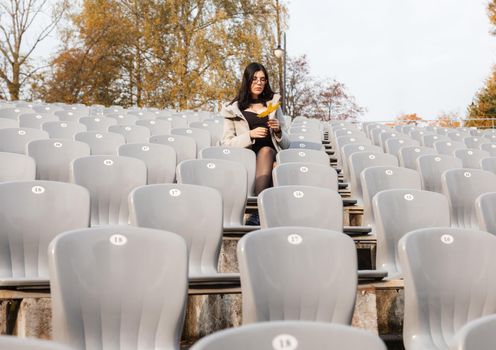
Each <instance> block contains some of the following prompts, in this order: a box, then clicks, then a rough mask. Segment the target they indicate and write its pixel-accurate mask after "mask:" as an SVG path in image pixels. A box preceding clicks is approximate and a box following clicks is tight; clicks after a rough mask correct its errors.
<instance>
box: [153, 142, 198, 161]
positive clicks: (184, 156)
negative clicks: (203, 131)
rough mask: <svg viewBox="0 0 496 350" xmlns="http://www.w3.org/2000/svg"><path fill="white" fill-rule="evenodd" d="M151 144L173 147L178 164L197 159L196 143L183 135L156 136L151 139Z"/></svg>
mask: <svg viewBox="0 0 496 350" xmlns="http://www.w3.org/2000/svg"><path fill="white" fill-rule="evenodd" d="M150 143H159V144H162V145H167V146H171V147H173V148H174V149H175V150H176V162H177V164H179V163H181V162H182V161H183V160H189V159H195V158H196V155H197V153H196V141H195V139H193V138H192V137H188V136H182V135H156V136H152V137H150Z"/></svg>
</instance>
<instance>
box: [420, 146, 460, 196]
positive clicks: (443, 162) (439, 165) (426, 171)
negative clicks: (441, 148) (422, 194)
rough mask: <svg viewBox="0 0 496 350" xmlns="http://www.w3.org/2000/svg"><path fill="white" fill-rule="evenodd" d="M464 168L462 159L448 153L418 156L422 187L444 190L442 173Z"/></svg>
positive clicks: (438, 190) (429, 189)
mask: <svg viewBox="0 0 496 350" xmlns="http://www.w3.org/2000/svg"><path fill="white" fill-rule="evenodd" d="M459 168H463V164H462V161H461V159H459V158H456V157H454V156H450V155H446V154H426V155H423V156H420V157H418V158H417V170H418V172H419V174H420V177H421V179H422V188H423V189H424V190H427V191H434V192H439V193H442V192H443V186H442V183H441V175H442V174H443V172H445V171H446V170H450V169H459Z"/></svg>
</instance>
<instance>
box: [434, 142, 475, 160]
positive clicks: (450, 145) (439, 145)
mask: <svg viewBox="0 0 496 350" xmlns="http://www.w3.org/2000/svg"><path fill="white" fill-rule="evenodd" d="M465 148H467V146H466V145H465V144H464V143H463V142H461V141H437V142H434V149H435V150H436V151H437V153H439V154H446V155H450V156H453V155H454V154H455V153H454V152H455V151H456V150H457V149H465Z"/></svg>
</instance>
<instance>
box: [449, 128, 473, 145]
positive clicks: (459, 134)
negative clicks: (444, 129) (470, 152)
mask: <svg viewBox="0 0 496 350" xmlns="http://www.w3.org/2000/svg"><path fill="white" fill-rule="evenodd" d="M447 136H448V137H449V138H450V139H452V140H453V141H458V142H463V139H464V138H465V137H470V136H471V135H470V133H469V132H466V131H463V130H455V131H452V132H448V135H447Z"/></svg>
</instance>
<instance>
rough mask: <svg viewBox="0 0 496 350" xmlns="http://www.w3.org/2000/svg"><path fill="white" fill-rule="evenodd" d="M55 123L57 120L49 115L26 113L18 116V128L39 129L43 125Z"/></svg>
mask: <svg viewBox="0 0 496 350" xmlns="http://www.w3.org/2000/svg"><path fill="white" fill-rule="evenodd" d="M56 121H59V118H58V117H57V116H54V115H51V114H38V113H26V114H21V115H20V116H19V127H20V128H33V129H41V127H42V124H43V123H46V122H56Z"/></svg>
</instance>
